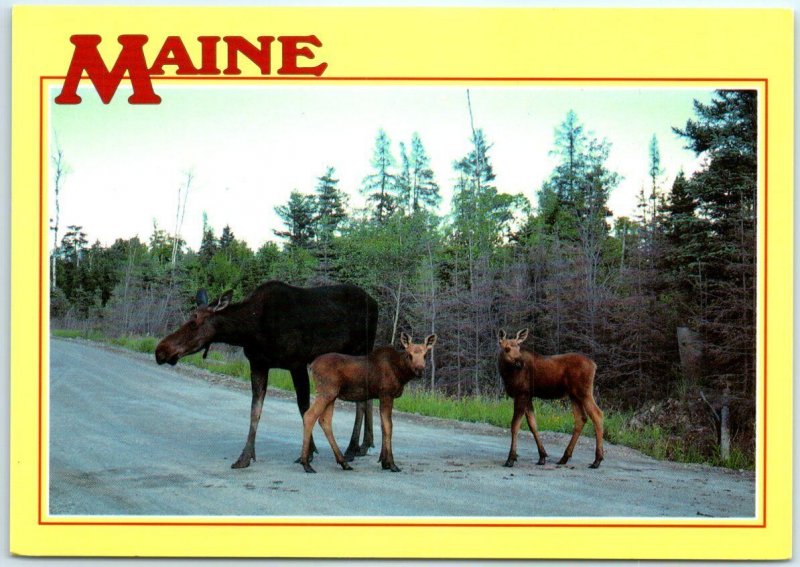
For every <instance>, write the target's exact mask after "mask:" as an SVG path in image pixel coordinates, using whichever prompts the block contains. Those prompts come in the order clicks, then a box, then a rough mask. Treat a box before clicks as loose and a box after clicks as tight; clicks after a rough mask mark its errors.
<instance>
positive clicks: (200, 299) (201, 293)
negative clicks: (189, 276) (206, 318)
mask: <svg viewBox="0 0 800 567" xmlns="http://www.w3.org/2000/svg"><path fill="white" fill-rule="evenodd" d="M194 299H195V301H196V302H197V306H198V307H205V306H206V305H208V292H207V291H206V290H205V288H201V289H200V290H198V291H197V295H196V296H195V297H194Z"/></svg>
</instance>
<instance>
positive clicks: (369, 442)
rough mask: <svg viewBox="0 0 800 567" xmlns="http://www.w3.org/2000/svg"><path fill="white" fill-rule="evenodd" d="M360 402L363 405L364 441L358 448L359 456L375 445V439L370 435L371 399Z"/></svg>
mask: <svg viewBox="0 0 800 567" xmlns="http://www.w3.org/2000/svg"><path fill="white" fill-rule="evenodd" d="M361 403H362V404H363V405H364V442H363V443H362V444H361V447H359V449H358V456H359V457H363V456H364V455H366V454H367V451H368V450H369V448H370V447H374V446H375V439H374V437H373V436H372V400H367V401H366V402H361Z"/></svg>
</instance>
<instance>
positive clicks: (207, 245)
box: [199, 212, 219, 266]
mask: <svg viewBox="0 0 800 567" xmlns="http://www.w3.org/2000/svg"><path fill="white" fill-rule="evenodd" d="M218 247H219V245H218V243H217V238H216V236H214V229H213V228H212V227H211V225H209V224H208V215H206V213H205V212H204V213H203V238H202V240H201V241H200V253H199V256H200V263H201V265H203V266H208V263H209V262H211V258H213V257H214V254H216V253H217V249H218Z"/></svg>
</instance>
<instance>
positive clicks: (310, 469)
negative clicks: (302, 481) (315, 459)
mask: <svg viewBox="0 0 800 567" xmlns="http://www.w3.org/2000/svg"><path fill="white" fill-rule="evenodd" d="M300 464H302V465H303V470H304V471H306V472H307V473H315V472H317V471H315V470H314V469H312V468H311V465H309V464H308V463H300Z"/></svg>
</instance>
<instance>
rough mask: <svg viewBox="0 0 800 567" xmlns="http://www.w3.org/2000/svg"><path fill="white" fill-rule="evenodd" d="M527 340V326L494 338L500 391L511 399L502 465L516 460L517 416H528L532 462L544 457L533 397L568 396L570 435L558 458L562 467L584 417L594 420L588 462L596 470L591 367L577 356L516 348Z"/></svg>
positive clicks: (599, 452) (598, 454)
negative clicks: (533, 449)
mask: <svg viewBox="0 0 800 567" xmlns="http://www.w3.org/2000/svg"><path fill="white" fill-rule="evenodd" d="M527 338H528V329H522V330H521V331H519V332H518V333H517V337H516V338H515V339H509V338H508V337H507V336H506V332H505V331H504V330H502V329H500V333H499V334H498V339H499V343H500V351H499V353H498V355H497V364H498V367H499V369H500V376H501V377H502V378H503V384H504V385H505V388H506V393H507V394H508V395H509V396H510V397H512V398H514V417H513V418H512V419H511V449H510V450H509V452H508V459H507V460H506V462H505V465H504V466H506V467H513V466H514V462H515V461H516V460H517V433H518V432H519V428H520V425H521V424H522V416H523V415H524V416H525V417H526V418H527V420H528V427H530V428H531V432H532V433H533V438H534V439H535V440H536V447H537V449H538V450H539V461H538V462H537V463H536V464H537V465H543V464H544V463H545V460H546V459H547V452H545V450H544V445H542V440H541V439H540V438H539V431H538V430H537V428H536V418H535V417H534V415H533V404H532V400H533V398H534V397H536V398H540V399H544V400H553V399H560V398H564V397H569V399H570V401H571V402H572V416H573V418H574V420H575V424H574V427H573V429H572V439H570V440H569V444H568V445H567V448H566V450H565V451H564V456H563V457H561V460H560V461H558V464H559V465H564V464H566V463H567V461H569V459H570V457H572V451H573V449H575V444H576V443H577V442H578V437H580V434H581V431H583V426H584V425H585V424H586V416H587V414H588V416H589V418H590V419H591V420H592V423H593V424H594V431H595V436H596V445H595V450H594V462H593V463H592V464H591V465H589V466H590V468H593V469H596V468H597V467H599V466H600V461H602V460H603V412H602V411H600V408H599V407H597V404H596V403H595V401H594V394H593V393H592V390H593V388H594V373H595V371H596V370H597V365H596V364H595V363H594V361H592V360H590V359H589V358H587V357H585V356H583V355H582V354H574V353H570V354H556V355H553V356H540V355H538V354H535V353H534V352H533V351H532V350H530V349H528V348H525V347H523V346H522V343H523V342H525V339H527Z"/></svg>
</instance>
